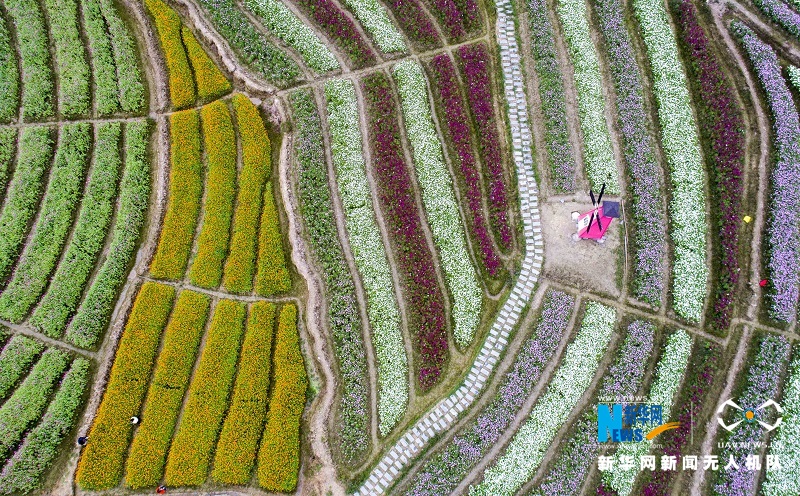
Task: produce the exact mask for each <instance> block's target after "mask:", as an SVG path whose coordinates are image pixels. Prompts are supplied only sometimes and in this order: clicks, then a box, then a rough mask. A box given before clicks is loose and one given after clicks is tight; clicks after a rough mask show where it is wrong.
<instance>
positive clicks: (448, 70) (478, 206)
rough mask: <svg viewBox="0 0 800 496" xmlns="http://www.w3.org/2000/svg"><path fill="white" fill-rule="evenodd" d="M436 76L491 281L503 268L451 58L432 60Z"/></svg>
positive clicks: (474, 233) (476, 236)
mask: <svg viewBox="0 0 800 496" xmlns="http://www.w3.org/2000/svg"><path fill="white" fill-rule="evenodd" d="M430 67H431V69H432V71H431V72H432V75H433V81H432V82H433V83H434V84H433V86H434V89H435V94H436V95H437V97H438V99H439V101H440V102H441V108H442V112H444V119H443V120H444V121H445V123H446V124H447V127H446V130H447V133H446V136H447V137H448V139H449V140H450V142H451V143H452V147H453V149H454V151H455V158H457V162H458V167H457V168H456V172H457V173H458V178H459V182H460V183H461V184H463V186H462V187H463V188H464V189H466V191H464V192H463V193H462V194H463V195H464V196H466V200H467V207H468V208H469V213H470V221H471V222H470V223H469V227H470V228H471V231H472V232H471V235H472V237H473V238H474V239H476V240H477V244H478V247H479V248H480V252H479V255H480V257H479V258H480V260H481V262H482V266H483V267H482V268H483V270H485V271H486V272H488V274H489V275H490V276H492V277H497V276H498V271H499V270H500V269H501V267H502V262H501V261H500V257H498V255H497V251H496V250H495V247H494V242H493V240H492V235H491V233H490V232H489V228H488V226H487V224H488V222H487V219H486V217H485V215H484V211H483V191H482V190H481V175H480V171H479V169H478V164H477V163H476V159H475V155H474V154H473V152H472V137H471V131H470V126H469V120H468V118H467V113H466V111H465V109H464V100H463V99H462V98H461V93H460V91H459V87H458V86H459V85H458V80H457V79H456V71H455V67H454V65H453V62H452V60H451V59H450V56H449V55H448V54H446V53H445V54H440V55H437V56H436V57H434V58H433V60H432V61H431V65H430Z"/></svg>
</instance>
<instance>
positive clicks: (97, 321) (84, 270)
mask: <svg viewBox="0 0 800 496" xmlns="http://www.w3.org/2000/svg"><path fill="white" fill-rule="evenodd" d="M149 143H150V126H149V123H148V122H147V121H145V120H140V121H134V122H128V123H126V124H125V172H124V174H123V176H122V179H121V181H120V187H119V190H120V193H119V209H118V210H117V217H116V221H115V223H114V229H113V231H112V235H111V242H110V243H109V245H108V253H107V255H106V258H105V260H104V261H103V264H102V265H101V266H100V270H99V271H98V272H97V275H96V276H95V278H94V281H93V282H92V285H91V286H90V287H89V290H88V291H87V292H86V297H85V298H84V299H83V302H82V303H81V305H80V307H79V308H78V310H77V313H76V314H75V318H74V319H73V320H72V322H71V323H70V326H69V328H67V339H68V340H69V341H70V342H71V343H73V344H75V345H76V346H80V347H82V348H92V347H94V346H95V345H96V344H97V341H98V340H99V339H100V337H101V336H102V334H103V332H104V331H105V329H106V326H107V325H108V323H109V321H110V320H111V313H112V311H113V310H114V305H115V303H116V301H117V295H118V294H119V291H120V289H122V285H123V283H124V282H125V281H126V280H127V278H128V271H129V270H130V264H131V261H132V260H133V257H134V254H135V253H136V245H137V243H138V242H139V236H140V235H141V231H142V227H144V223H145V220H147V207H148V206H149V205H150V161H149V160H148V156H147V150H148V145H149ZM82 213H83V206H82V207H81V214H82ZM81 214H79V216H78V219H79V223H78V227H76V233H77V229H78V228H79V227H81V224H80V219H81ZM85 220H86V224H84V227H85V228H86V229H87V232H88V233H89V236H92V237H93V236H98V239H96V240H94V241H93V242H92V247H93V248H94V247H96V246H97V245H96V244H94V243H98V242H99V244H100V246H102V241H101V240H102V238H101V237H100V235H99V234H98V233H97V232H95V231H93V228H94V227H95V225H94V224H92V219H91V218H89V217H88V216H87V217H86V218H85ZM106 222H107V221H106ZM72 242H73V243H77V241H76V235H75V234H74V235H73V239H72ZM71 248H72V245H70V248H68V249H67V250H68V253H69V250H70V249H71ZM80 249H81V248H80V246H78V245H76V250H80ZM82 256H83V254H82V255H80V256H79V257H78V259H80V260H85V259H83V258H81V257H82ZM59 270H61V266H60V265H59ZM89 271H90V269H89V267H88V266H86V265H83V262H82V263H81V265H80V266H79V270H78V271H76V272H75V273H73V272H72V271H71V270H70V269H68V268H65V269H64V272H63V273H64V279H63V280H64V281H65V285H66V286H69V285H70V282H69V281H70V279H71V278H72V277H76V283H77V282H78V281H80V283H79V285H78V288H82V287H83V284H85V281H86V280H87V279H86V278H87V277H88V274H89ZM56 274H58V272H56ZM52 288H53V284H51V288H50V289H49V290H48V294H47V295H45V299H47V297H48V295H49V294H50V292H52V291H53V289H52ZM64 291H65V292H67V293H68V294H69V296H70V298H73V300H72V301H71V302H66V301H63V300H61V296H62V295H59V294H58V293H55V294H54V295H53V301H54V304H55V300H59V301H60V302H61V303H60V304H57V305H55V307H56V308H58V309H59V310H60V311H61V312H64V313H62V314H61V315H62V316H65V315H66V314H68V313H71V312H72V311H74V308H75V305H76V304H77V302H78V300H79V298H80V295H81V290H80V289H76V288H75V287H72V288H70V289H69V290H66V289H65V290H64ZM37 311H38V310H37ZM35 315H36V314H34V316H35ZM47 318H48V316H47V315H44V314H43V315H42V320H44V319H47ZM40 322H41V321H40Z"/></svg>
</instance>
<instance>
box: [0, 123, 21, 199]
mask: <svg viewBox="0 0 800 496" xmlns="http://www.w3.org/2000/svg"><path fill="white" fill-rule="evenodd" d="M16 154H17V129H16V128H13V127H3V128H0V191H3V193H4V194H5V191H6V187H7V186H8V181H9V179H10V177H9V176H11V173H12V171H13V170H14V167H13V166H12V162H13V161H14V157H15V156H16Z"/></svg>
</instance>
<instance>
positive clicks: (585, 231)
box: [578, 205, 614, 239]
mask: <svg viewBox="0 0 800 496" xmlns="http://www.w3.org/2000/svg"><path fill="white" fill-rule="evenodd" d="M592 213H594V210H589V211H588V212H585V213H582V214H581V215H580V217H578V236H580V237H581V238H582V239H600V238H602V237H603V235H604V234H605V233H606V231H608V226H610V225H611V221H612V220H614V219H613V218H612V217H606V216H605V215H603V206H602V205H600V206H599V207H598V208H597V215H598V216H599V217H600V227H598V226H597V218H595V219H592ZM590 220H591V221H592V224H591V225H589V221H590Z"/></svg>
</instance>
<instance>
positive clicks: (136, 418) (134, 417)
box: [131, 415, 139, 425]
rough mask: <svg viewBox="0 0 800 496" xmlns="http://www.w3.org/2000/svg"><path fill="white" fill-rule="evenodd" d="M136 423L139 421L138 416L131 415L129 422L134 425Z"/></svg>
mask: <svg viewBox="0 0 800 496" xmlns="http://www.w3.org/2000/svg"><path fill="white" fill-rule="evenodd" d="M138 423H139V417H137V416H136V415H134V416H133V417H131V424H133V425H136V424H138Z"/></svg>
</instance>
